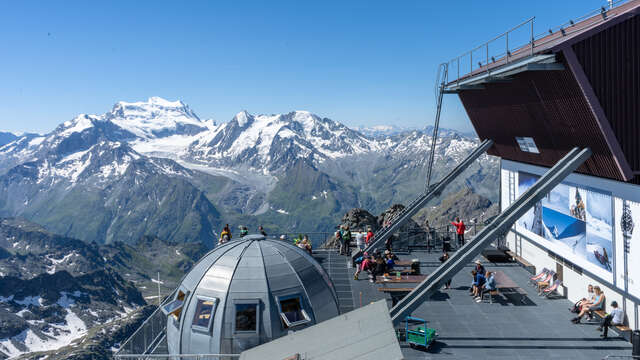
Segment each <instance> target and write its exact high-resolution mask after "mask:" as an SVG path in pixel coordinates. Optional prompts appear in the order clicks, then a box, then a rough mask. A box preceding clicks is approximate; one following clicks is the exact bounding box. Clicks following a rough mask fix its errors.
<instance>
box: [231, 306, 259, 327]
mask: <svg viewBox="0 0 640 360" xmlns="http://www.w3.org/2000/svg"><path fill="white" fill-rule="evenodd" d="M257 320H258V304H236V331H253V332H255V331H257V330H258V321H257Z"/></svg>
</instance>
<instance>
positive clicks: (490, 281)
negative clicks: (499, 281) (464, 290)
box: [476, 271, 496, 302]
mask: <svg viewBox="0 0 640 360" xmlns="http://www.w3.org/2000/svg"><path fill="white" fill-rule="evenodd" d="M495 289H496V278H495V276H494V275H493V273H492V272H491V271H488V272H487V280H486V281H485V283H484V285H482V288H481V289H480V296H478V297H476V302H481V301H482V296H483V295H484V293H486V292H490V291H494V290H495Z"/></svg>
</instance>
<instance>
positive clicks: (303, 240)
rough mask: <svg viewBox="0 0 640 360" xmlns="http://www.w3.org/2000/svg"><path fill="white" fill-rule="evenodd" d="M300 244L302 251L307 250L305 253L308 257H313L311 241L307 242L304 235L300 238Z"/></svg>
mask: <svg viewBox="0 0 640 360" xmlns="http://www.w3.org/2000/svg"><path fill="white" fill-rule="evenodd" d="M302 243H303V244H304V248H303V249H304V250H307V252H308V253H309V255H313V251H312V249H311V240H309V236H307V235H305V236H304V237H303V238H302Z"/></svg>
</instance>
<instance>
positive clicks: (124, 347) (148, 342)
mask: <svg viewBox="0 0 640 360" xmlns="http://www.w3.org/2000/svg"><path fill="white" fill-rule="evenodd" d="M176 290H177V289H176ZM176 290H173V291H172V292H171V294H170V295H169V296H167V297H166V298H165V299H164V301H163V302H162V304H161V305H160V306H158V307H157V308H156V309H155V310H154V311H153V312H152V313H151V315H149V317H147V318H146V319H145V320H144V322H143V323H142V324H141V325H140V326H139V327H138V328H137V329H136V331H134V332H133V334H131V336H129V337H128V338H127V339H126V340H125V341H124V342H123V343H122V344H120V348H119V349H118V351H117V352H116V354H115V355H114V356H116V357H118V356H123V355H126V354H124V353H123V352H126V351H130V352H135V351H134V350H133V349H134V348H135V347H137V346H136V345H138V344H134V341H135V340H136V339H139V338H140V337H142V339H143V343H144V344H143V345H142V347H143V348H144V351H143V352H147V351H149V348H150V347H151V346H152V345H154V344H156V343H157V341H158V340H159V339H160V337H161V336H162V335H163V333H164V330H165V329H166V326H167V322H166V316H164V313H162V310H161V309H162V306H164V305H166V304H167V303H168V302H169V301H170V300H172V299H173V295H174V294H175V292H176ZM158 314H160V316H159V315H158ZM163 320H164V321H163ZM154 322H160V323H161V325H160V326H159V327H158V328H154V325H153V324H154ZM149 327H151V332H152V334H151V337H150V338H149V339H147V337H146V333H145V331H146V329H147V328H149ZM154 330H156V331H154ZM153 333H155V334H153ZM121 353H122V354H121Z"/></svg>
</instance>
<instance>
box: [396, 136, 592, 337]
mask: <svg viewBox="0 0 640 360" xmlns="http://www.w3.org/2000/svg"><path fill="white" fill-rule="evenodd" d="M589 156H591V150H590V149H589V148H585V149H579V148H574V149H573V150H571V151H570V152H569V153H568V154H567V155H565V156H564V157H563V158H562V159H560V161H558V162H557V163H556V164H555V165H554V166H553V167H552V168H551V169H549V170H548V171H547V172H546V173H545V174H544V175H543V176H542V177H540V179H538V181H536V183H535V184H534V185H533V186H532V187H530V188H529V189H528V190H527V191H526V192H525V193H524V194H522V195H521V196H520V197H519V198H518V199H517V200H516V201H515V202H514V203H513V204H511V205H510V206H509V207H508V208H507V209H506V210H505V211H504V212H502V213H501V214H500V215H498V216H497V217H496V218H495V219H494V220H493V221H492V222H491V223H490V224H489V225H488V226H486V227H485V228H484V229H483V230H482V231H480V233H478V234H477V235H476V236H475V238H474V239H473V240H471V241H469V242H468V243H467V244H465V245H464V246H463V247H462V248H461V249H459V250H458V251H457V252H456V253H455V254H454V255H453V256H451V258H450V259H449V260H448V261H447V262H445V263H444V264H442V265H441V266H440V267H438V268H437V269H436V270H435V271H434V272H433V273H431V274H429V276H428V277H427V278H426V279H425V280H424V281H423V282H421V283H420V284H418V286H416V287H415V289H413V291H412V292H410V293H409V294H407V296H405V297H404V298H403V299H402V300H400V301H399V302H398V303H397V304H396V306H394V307H393V308H391V310H389V313H390V315H391V320H392V321H393V323H394V325H397V324H399V323H400V322H401V321H402V320H404V318H405V317H407V316H409V315H410V314H411V313H412V312H413V311H414V310H415V309H417V308H418V307H419V306H420V305H422V304H423V303H424V302H425V301H427V300H428V299H429V298H430V297H431V296H432V295H433V294H435V292H436V291H438V290H439V289H440V287H441V286H442V285H443V284H444V283H445V282H446V281H447V280H449V279H451V278H452V277H453V276H454V275H455V274H457V273H458V272H459V271H460V270H462V269H463V268H464V267H465V266H467V264H469V263H470V262H471V261H472V260H473V259H474V258H475V257H476V256H478V255H479V254H480V253H481V252H482V250H483V249H484V248H485V247H487V245H489V244H490V243H491V242H493V241H494V240H496V239H497V238H498V237H500V236H501V235H503V234H504V233H506V232H507V231H508V230H509V228H510V227H511V226H512V225H513V224H514V223H515V222H516V221H517V220H518V219H519V218H520V217H522V216H523V215H524V214H525V213H526V212H527V211H528V210H529V209H530V208H531V207H532V206H534V205H535V203H536V202H538V201H540V200H541V199H542V198H543V197H544V196H546V194H548V193H549V192H550V191H551V190H552V189H553V188H554V187H555V186H556V185H558V184H559V183H560V182H562V180H564V179H565V178H566V177H567V176H568V175H569V174H571V173H572V172H574V171H575V170H576V169H577V168H578V167H579V166H580V165H582V163H584V162H585V161H586V160H587V159H588V158H589Z"/></svg>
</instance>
